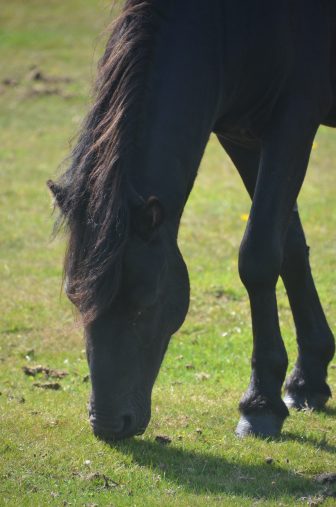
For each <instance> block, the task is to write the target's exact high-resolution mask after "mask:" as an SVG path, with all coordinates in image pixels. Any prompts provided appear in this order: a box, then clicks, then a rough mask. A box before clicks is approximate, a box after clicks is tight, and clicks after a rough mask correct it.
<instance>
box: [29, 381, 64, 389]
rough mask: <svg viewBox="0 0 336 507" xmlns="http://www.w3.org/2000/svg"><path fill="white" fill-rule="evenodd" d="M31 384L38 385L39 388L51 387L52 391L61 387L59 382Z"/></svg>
mask: <svg viewBox="0 0 336 507" xmlns="http://www.w3.org/2000/svg"><path fill="white" fill-rule="evenodd" d="M33 386H34V387H39V388H40V389H51V390H52V391H59V390H60V389H62V386H61V384H60V383H59V382H34V383H33Z"/></svg>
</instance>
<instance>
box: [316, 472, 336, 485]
mask: <svg viewBox="0 0 336 507" xmlns="http://www.w3.org/2000/svg"><path fill="white" fill-rule="evenodd" d="M315 481H316V482H319V483H320V484H334V483H336V472H326V473H323V474H319V475H316V476H315Z"/></svg>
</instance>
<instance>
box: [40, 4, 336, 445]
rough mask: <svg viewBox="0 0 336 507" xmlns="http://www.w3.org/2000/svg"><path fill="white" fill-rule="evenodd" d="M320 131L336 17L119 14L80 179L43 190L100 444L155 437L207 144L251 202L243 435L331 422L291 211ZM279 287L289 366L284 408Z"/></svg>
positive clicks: (80, 150) (85, 131)
mask: <svg viewBox="0 0 336 507" xmlns="http://www.w3.org/2000/svg"><path fill="white" fill-rule="evenodd" d="M320 124H325V125H329V126H334V127H335V126H336V2H335V0H319V1H316V0H296V1H295V2H293V1H292V0H284V1H282V2H279V1H278V0H259V1H258V2H251V1H248V0H234V1H233V0H207V1H206V2H205V1H204V0H183V1H182V0H128V1H127V2H126V5H125V7H124V10H123V12H122V14H121V15H120V17H119V18H118V19H117V20H116V22H115V23H114V25H113V28H112V30H111V36H110V39H109V41H108V44H107V48H106V50H105V54H104V56H103V57H102V60H101V61H100V64H99V70H98V78H97V82H96V89H95V101H94V104H93V106H92V108H91V111H90V112H89V114H88V116H87V118H86V121H85V123H84V126H83V128H82V131H81V134H80V136H79V140H78V144H77V146H76V147H75V149H74V151H73V154H72V163H71V165H70V167H69V168H68V170H67V171H66V172H65V173H64V174H63V176H62V177H61V178H60V180H59V181H58V182H57V183H53V182H52V181H49V183H48V184H49V187H50V189H51V190H52V192H53V193H54V195H55V198H56V201H57V203H58V205H59V207H60V209H61V213H62V216H63V219H64V221H65V223H66V226H67V228H68V231H69V243H68V249H67V254H66V258H65V278H66V291H67V294H68V296H69V298H70V300H71V301H72V302H73V303H74V304H75V305H76V307H77V308H78V309H79V311H80V313H81V315H82V317H83V323H84V327H85V335H86V343H87V356H88V362H89V366H90V372H91V381H92V395H91V402H90V421H91V425H92V428H93V431H94V433H95V434H96V435H98V436H100V437H102V438H105V439H116V438H124V437H128V436H131V435H134V434H139V433H141V432H143V431H144V430H145V428H146V426H147V424H148V421H149V418H150V404H151V391H152V387H153V384H154V381H155V378H156V375H157V373H158V370H159V368H160V365H161V362H162V359H163V356H164V353H165V351H166V348H167V346H168V343H169V339H170V336H171V335H172V334H173V333H174V332H175V331H176V330H177V329H178V328H179V327H180V326H181V324H182V322H183V320H184V318H185V316H186V313H187V310H188V303H189V281H188V274H187V269H186V266H185V264H184V261H183V258H182V256H181V254H180V252H179V249H178V246H177V234H178V228H179V223H180V218H181V214H182V212H183V208H184V205H185V203H186V201H187V198H188V195H189V193H190V191H191V188H192V186H193V182H194V180H195V177H196V173H197V168H198V166H199V163H200V160H201V157H202V154H203V151H204V148H205V146H206V144H207V141H208V138H209V135H210V133H211V132H215V133H216V134H217V136H218V139H219V141H220V143H221V144H222V145H223V147H224V149H225V150H226V152H227V153H228V154H229V156H230V157H231V159H232V161H233V162H234V164H235V166H236V167H237V170H238V171H239V174H240V175H241V177H242V180H243V182H244V184H245V186H246V188H247V190H248V192H249V194H250V196H251V198H252V208H251V213H250V218H249V220H248V223H247V227H246V231H245V235H244V238H243V241H242V245H241V248H240V252H239V273H240V277H241V280H242V281H243V283H244V285H245V287H246V289H247V292H248V294H249V298H250V302H251V313H252V323H253V356H252V374H251V379H250V384H249V387H248V389H247V391H246V393H245V395H244V396H243V399H242V401H241V403H240V411H241V418H240V421H239V423H238V427H237V433H238V435H240V436H244V435H247V434H255V435H262V436H272V435H276V434H278V433H279V432H280V431H281V427H282V424H283V421H284V419H285V418H286V417H287V416H288V409H287V406H289V407H295V408H302V407H305V406H307V407H310V408H321V407H323V406H324V404H325V403H326V401H327V400H328V398H329V397H330V396H331V392H330V389H329V386H328V385H327V383H326V378H327V366H328V364H329V362H330V360H331V359H332V357H333V355H334V350H335V345H334V338H333V335H332V333H331V331H330V329H329V326H328V324H327V321H326V318H325V316H324V313H323V310H322V308H321V305H320V302H319V298H318V295H317V292H316V289H315V286H314V282H313V278H312V275H311V271H310V266H309V260H308V247H307V245H306V242H305V237H304V233H303V230H302V226H301V223H300V218H299V214H298V209H297V207H296V204H295V203H296V198H297V196H298V193H299V190H300V187H301V184H302V182H303V179H304V176H305V172H306V168H307V164H308V159H309V155H310V151H311V146H312V143H313V140H314V136H315V133H316V131H317V129H318V127H319V125H320ZM279 275H280V276H281V277H282V279H283V281H284V284H285V286H286V289H287V293H288V297H289V301H290V305H291V308H292V312H293V316H294V320H295V325H296V331H297V340H298V348H299V354H298V359H297V363H296V366H295V368H294V371H293V372H292V373H291V375H290V376H289V378H288V380H287V382H286V385H285V401H283V400H282V398H281V388H282V384H283V382H284V379H285V374H286V369H287V354H286V350H285V347H284V344H283V341H282V338H281V334H280V328H279V321H278V312H277V303H276V296H275V286H276V283H277V280H278V277H279Z"/></svg>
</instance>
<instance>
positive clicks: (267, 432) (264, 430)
mask: <svg viewBox="0 0 336 507" xmlns="http://www.w3.org/2000/svg"><path fill="white" fill-rule="evenodd" d="M283 422H284V419H282V418H280V417H279V416H277V415H274V414H270V413H269V414H248V415H241V417H240V420H239V422H238V425H237V428H236V435H237V436H238V437H240V438H243V437H247V436H249V435H253V436H255V437H262V438H270V437H277V436H279V435H280V433H281V429H282V425H283Z"/></svg>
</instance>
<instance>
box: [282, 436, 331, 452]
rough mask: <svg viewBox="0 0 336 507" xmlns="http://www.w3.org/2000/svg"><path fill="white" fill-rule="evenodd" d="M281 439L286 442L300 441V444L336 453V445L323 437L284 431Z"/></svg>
mask: <svg viewBox="0 0 336 507" xmlns="http://www.w3.org/2000/svg"><path fill="white" fill-rule="evenodd" d="M279 440H282V441H284V442H286V441H287V442H298V443H299V444H305V445H310V446H311V447H315V448H316V449H321V450H323V451H326V452H330V453H331V454H336V446H335V445H332V444H329V443H328V442H327V441H326V440H324V439H323V438H321V439H318V438H313V437H306V436H302V435H297V434H296V433H291V432H288V431H286V432H284V433H283V434H282V435H281V437H280V438H279Z"/></svg>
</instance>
